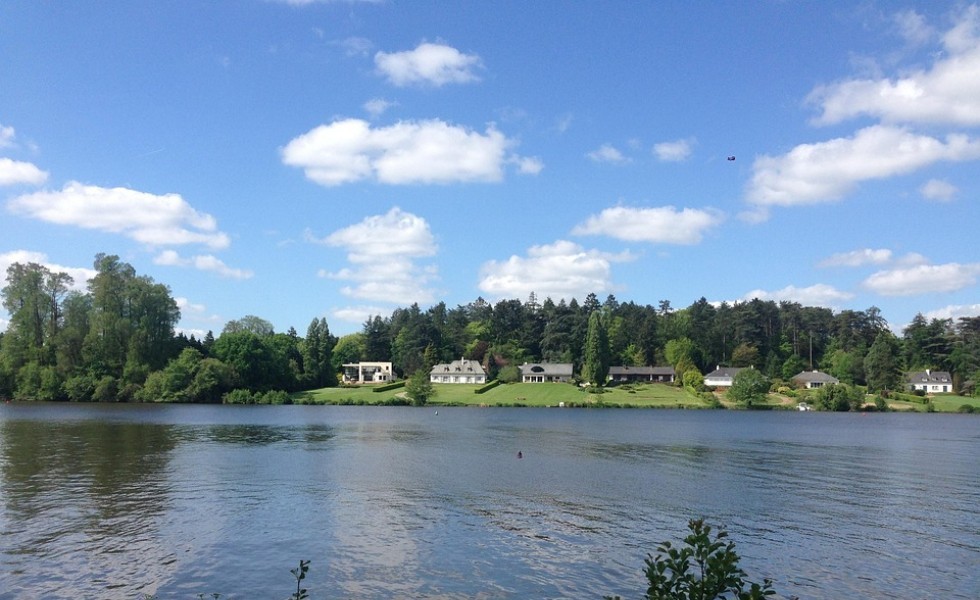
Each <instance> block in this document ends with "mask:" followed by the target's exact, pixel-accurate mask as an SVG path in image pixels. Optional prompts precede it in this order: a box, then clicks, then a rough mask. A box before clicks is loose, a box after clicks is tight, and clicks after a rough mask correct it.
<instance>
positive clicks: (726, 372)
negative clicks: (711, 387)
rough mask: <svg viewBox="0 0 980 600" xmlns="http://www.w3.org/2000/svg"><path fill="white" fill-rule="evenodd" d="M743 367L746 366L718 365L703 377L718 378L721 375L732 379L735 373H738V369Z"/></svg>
mask: <svg viewBox="0 0 980 600" xmlns="http://www.w3.org/2000/svg"><path fill="white" fill-rule="evenodd" d="M744 368H746V367H718V368H717V369H715V370H714V371H712V372H710V373H708V374H707V375H705V376H704V377H705V379H708V378H711V379H718V378H721V377H731V378H732V379H734V378H735V374H736V373H738V372H739V371H741V370H742V369H744Z"/></svg>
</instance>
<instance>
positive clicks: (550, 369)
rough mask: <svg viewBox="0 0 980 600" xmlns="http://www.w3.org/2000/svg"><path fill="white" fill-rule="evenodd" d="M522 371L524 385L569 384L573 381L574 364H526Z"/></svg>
mask: <svg viewBox="0 0 980 600" xmlns="http://www.w3.org/2000/svg"><path fill="white" fill-rule="evenodd" d="M520 369H521V381H522V382H524V383H545V382H556V383H567V382H569V381H571V380H572V370H573V367H572V363H531V364H528V363H524V364H523V365H521V367H520Z"/></svg>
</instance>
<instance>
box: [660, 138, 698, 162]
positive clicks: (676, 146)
mask: <svg viewBox="0 0 980 600" xmlns="http://www.w3.org/2000/svg"><path fill="white" fill-rule="evenodd" d="M695 143H696V140H694V139H693V138H690V139H684V140H675V141H673V142H661V143H659V144H654V146H653V153H654V154H655V155H656V157H657V158H658V159H659V160H662V161H664V162H681V161H685V160H687V159H688V157H690V156H691V151H692V150H693V147H694V144H695Z"/></svg>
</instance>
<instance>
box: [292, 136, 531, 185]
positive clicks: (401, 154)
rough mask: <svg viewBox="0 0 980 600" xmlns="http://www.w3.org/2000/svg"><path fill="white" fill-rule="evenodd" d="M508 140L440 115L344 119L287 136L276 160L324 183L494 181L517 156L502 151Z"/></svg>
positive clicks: (506, 146)
mask: <svg viewBox="0 0 980 600" xmlns="http://www.w3.org/2000/svg"><path fill="white" fill-rule="evenodd" d="M513 145H515V142H513V141H512V140H509V139H508V138H507V137H506V136H504V134H502V133H501V132H500V131H498V130H497V129H496V128H495V127H493V126H492V125H491V126H489V127H488V128H487V130H486V132H485V133H482V134H481V133H479V132H477V131H471V130H469V129H466V128H465V127H460V126H456V125H450V124H449V123H445V122H443V121H440V120H428V121H401V122H399V123H396V124H395V125H391V126H388V127H378V128H372V127H371V124H370V123H368V122H366V121H362V120H360V119H345V120H340V121H335V122H333V123H331V124H329V125H320V126H319V127H316V128H314V129H312V130H310V131H308V132H307V133H304V134H303V135H300V136H299V137H297V138H295V139H293V140H292V141H290V142H289V143H288V144H287V145H286V146H285V147H284V148H283V149H282V160H283V163H285V164H287V165H289V166H293V167H299V168H302V169H303V171H304V173H305V174H306V177H307V178H308V179H310V180H311V181H314V182H316V183H319V184H321V185H325V186H336V185H341V184H345V183H352V182H355V181H360V180H363V179H369V178H375V179H377V180H378V181H380V182H381V183H386V184H393V185H397V184H413V183H452V182H469V181H483V182H494V181H500V180H501V179H503V175H504V173H503V172H504V164H506V163H508V162H514V161H520V157H517V156H515V155H510V156H509V155H508V154H507V150H508V148H509V147H511V146H513ZM524 172H527V171H524Z"/></svg>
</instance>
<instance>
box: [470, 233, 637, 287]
mask: <svg viewBox="0 0 980 600" xmlns="http://www.w3.org/2000/svg"><path fill="white" fill-rule="evenodd" d="M627 260H632V257H631V256H630V255H629V254H619V255H613V254H608V253H605V252H600V251H598V250H586V249H585V248H583V247H582V246H580V245H578V244H576V243H574V242H570V241H566V240H558V241H557V242H555V243H554V244H546V245H541V246H532V247H531V248H530V249H528V252H527V256H516V255H514V256H511V257H510V258H509V259H507V260H505V261H496V260H491V261H488V262H486V263H484V265H483V267H482V268H481V270H480V283H479V287H480V290H482V291H483V292H485V293H487V294H489V295H490V296H491V297H495V298H526V297H527V296H528V295H529V294H530V293H531V292H534V293H535V294H536V295H537V296H538V297H539V298H551V299H552V300H554V301H556V302H557V301H558V300H559V299H561V298H564V299H566V300H570V299H572V298H584V297H585V296H587V295H588V294H589V293H595V294H604V293H607V292H612V291H613V290H614V288H615V286H614V285H613V281H612V264H613V263H615V262H623V261H627Z"/></svg>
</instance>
